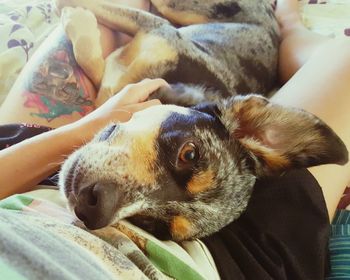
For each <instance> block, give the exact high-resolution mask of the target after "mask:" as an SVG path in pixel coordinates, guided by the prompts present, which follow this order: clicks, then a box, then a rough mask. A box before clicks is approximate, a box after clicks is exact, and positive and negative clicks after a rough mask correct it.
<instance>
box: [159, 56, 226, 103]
mask: <svg viewBox="0 0 350 280" xmlns="http://www.w3.org/2000/svg"><path fill="white" fill-rule="evenodd" d="M163 79H165V80H166V81H167V82H168V83H171V84H176V83H184V84H196V85H204V86H206V87H207V88H213V89H216V90H219V91H220V93H221V94H222V97H223V98H227V97H230V96H231V92H230V91H229V89H228V88H227V87H226V85H225V84H224V82H223V81H221V80H220V79H219V78H218V77H217V76H216V75H215V74H214V73H212V72H211V71H210V70H209V69H208V68H207V66H206V65H205V63H204V62H202V61H199V59H197V60H194V59H193V58H191V57H188V56H186V55H183V54H180V55H179V62H178V65H177V66H176V68H175V70H172V71H169V72H168V73H166V74H165V75H164V76H163Z"/></svg>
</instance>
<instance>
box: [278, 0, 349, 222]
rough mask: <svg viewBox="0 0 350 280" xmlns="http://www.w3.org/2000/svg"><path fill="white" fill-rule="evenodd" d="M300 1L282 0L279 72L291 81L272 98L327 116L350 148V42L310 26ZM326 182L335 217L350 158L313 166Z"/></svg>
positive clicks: (325, 191) (279, 17)
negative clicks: (302, 14) (301, 12)
mask: <svg viewBox="0 0 350 280" xmlns="http://www.w3.org/2000/svg"><path fill="white" fill-rule="evenodd" d="M297 5H298V4H297V0H279V1H278V3H277V11H276V15H277V17H278V19H279V23H280V25H281V31H282V43H281V47H280V63H279V66H280V68H279V74H280V79H281V81H286V80H288V79H289V80H288V81H287V82H286V83H285V84H284V86H283V87H282V88H281V89H280V90H279V92H278V93H277V94H276V95H275V96H273V98H272V100H273V101H275V102H278V103H280V104H283V105H287V106H293V107H299V108H302V109H305V110H307V111H309V112H311V113H313V114H315V115H316V116H318V117H319V118H321V119H322V120H323V121H325V122H326V123H327V124H328V125H329V126H330V127H331V128H332V129H333V130H334V131H335V132H336V133H337V134H338V135H339V136H340V137H341V139H342V140H343V141H344V143H345V144H346V146H347V148H348V150H350V126H349V123H350V114H349V104H350V94H349V92H350V82H349V78H348V77H349V75H350V42H349V41H348V40H344V39H330V38H327V37H324V36H321V35H318V34H315V33H313V32H311V31H309V30H307V29H306V28H305V27H304V26H303V24H302V22H301V20H300V16H299V14H298V6H297ZM310 171H311V173H312V174H313V175H314V176H315V178H316V179H317V181H318V182H319V184H320V185H321V187H322V190H323V194H324V197H325V200H326V204H327V208H328V212H329V216H330V219H332V217H333V216H334V212H335V210H336V207H337V204H338V202H339V199H340V197H341V195H342V194H343V191H344V188H345V187H346V186H347V185H348V184H349V183H350V163H348V164H347V165H345V166H337V165H324V166H318V167H314V168H311V169H310Z"/></svg>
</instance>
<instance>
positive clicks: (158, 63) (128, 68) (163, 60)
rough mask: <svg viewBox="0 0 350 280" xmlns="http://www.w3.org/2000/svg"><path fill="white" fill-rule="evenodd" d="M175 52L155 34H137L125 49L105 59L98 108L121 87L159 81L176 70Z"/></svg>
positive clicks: (176, 56)
mask: <svg viewBox="0 0 350 280" xmlns="http://www.w3.org/2000/svg"><path fill="white" fill-rule="evenodd" d="M177 60H178V52H177V51H176V50H175V49H173V48H172V46H170V44H169V43H168V41H167V40H166V39H164V38H162V37H161V36H157V35H156V34H150V33H144V32H139V33H137V35H136V36H135V38H134V39H133V40H132V41H131V42H130V43H129V44H127V45H126V46H124V47H122V48H120V49H118V50H116V51H115V52H113V53H112V54H110V55H109V56H108V58H107V59H106V68H105V74H104V77H103V80H102V83H101V87H100V90H99V92H98V95H97V99H96V105H97V106H100V105H101V104H103V103H104V102H105V101H106V100H107V99H108V98H109V97H111V96H112V95H114V94H115V93H117V92H118V91H120V90H121V89H122V88H123V87H124V86H126V85H128V84H130V83H135V82H138V81H140V80H143V79H145V78H159V77H162V75H163V74H164V73H166V72H167V71H170V70H173V68H174V67H176V63H177Z"/></svg>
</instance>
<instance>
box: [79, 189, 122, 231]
mask: <svg viewBox="0 0 350 280" xmlns="http://www.w3.org/2000/svg"><path fill="white" fill-rule="evenodd" d="M120 200H121V197H120V195H119V193H118V190H117V188H116V187H115V185H113V184H110V183H96V184H94V185H90V186H88V187H85V188H83V189H82V190H81V191H80V192H79V194H78V195H77V200H76V205H75V207H74V212H75V214H76V216H77V217H78V218H79V219H80V220H81V221H82V222H84V224H85V226H86V227H87V228H89V229H99V228H102V227H105V226H107V225H108V224H109V223H110V222H111V220H112V218H113V215H114V213H115V211H116V208H117V206H118V203H119V202H120Z"/></svg>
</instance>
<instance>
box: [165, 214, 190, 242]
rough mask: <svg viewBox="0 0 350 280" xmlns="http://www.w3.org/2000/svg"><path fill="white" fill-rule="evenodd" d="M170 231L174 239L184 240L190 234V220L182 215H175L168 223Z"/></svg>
mask: <svg viewBox="0 0 350 280" xmlns="http://www.w3.org/2000/svg"><path fill="white" fill-rule="evenodd" d="M170 232H171V235H172V236H173V238H174V239H176V240H184V239H187V238H188V237H189V236H191V235H192V232H193V227H192V224H191V222H190V221H189V220H188V219H186V218H185V217H183V216H175V217H174V218H173V220H172V221H171V223H170Z"/></svg>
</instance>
